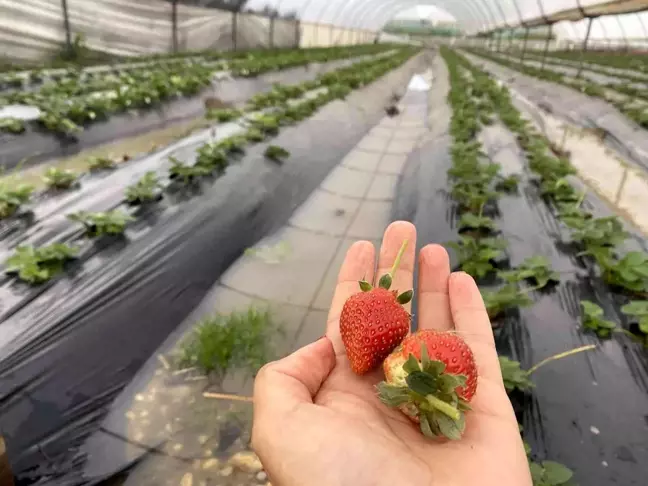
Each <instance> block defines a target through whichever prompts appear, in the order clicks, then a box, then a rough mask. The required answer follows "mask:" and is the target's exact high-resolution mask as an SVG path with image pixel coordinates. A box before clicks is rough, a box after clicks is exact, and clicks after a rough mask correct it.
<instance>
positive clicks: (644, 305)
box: [621, 300, 648, 334]
mask: <svg viewBox="0 0 648 486" xmlns="http://www.w3.org/2000/svg"><path fill="white" fill-rule="evenodd" d="M621 312H623V313H624V314H625V315H627V316H632V317H636V318H637V321H638V325H639V330H640V331H641V332H642V333H644V334H648V300H635V301H633V302H630V303H629V304H626V305H624V306H623V307H621Z"/></svg>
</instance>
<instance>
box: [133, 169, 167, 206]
mask: <svg viewBox="0 0 648 486" xmlns="http://www.w3.org/2000/svg"><path fill="white" fill-rule="evenodd" d="M160 199H162V186H161V184H160V180H159V179H158V177H157V176H156V175H155V172H153V171H149V172H147V173H146V174H144V176H143V177H142V178H141V179H140V180H139V181H137V182H136V183H135V184H133V185H132V186H129V187H127V188H126V201H128V203H129V204H133V205H137V204H146V203H149V202H153V201H159V200H160Z"/></svg>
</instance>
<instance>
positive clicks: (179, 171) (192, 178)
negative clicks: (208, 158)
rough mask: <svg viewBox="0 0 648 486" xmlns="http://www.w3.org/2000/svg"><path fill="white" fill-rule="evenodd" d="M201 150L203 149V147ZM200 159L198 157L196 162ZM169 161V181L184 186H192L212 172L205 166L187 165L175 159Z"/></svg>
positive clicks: (171, 158)
mask: <svg viewBox="0 0 648 486" xmlns="http://www.w3.org/2000/svg"><path fill="white" fill-rule="evenodd" d="M202 148H204V146H203V147H202ZM200 157H201V156H200V155H199V156H198V160H200ZM169 160H170V161H171V167H169V179H171V180H172V181H174V182H179V183H182V184H184V185H189V184H193V183H194V182H196V181H197V180H198V179H200V178H201V177H204V176H206V175H209V174H210V173H211V171H212V170H213V169H212V168H210V167H207V165H206V164H195V165H188V164H185V163H184V162H182V161H180V160H178V159H176V158H175V157H169Z"/></svg>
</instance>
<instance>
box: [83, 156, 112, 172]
mask: <svg viewBox="0 0 648 486" xmlns="http://www.w3.org/2000/svg"><path fill="white" fill-rule="evenodd" d="M115 166H116V164H115V161H114V160H113V159H111V158H110V157H90V158H89V159H88V168H89V169H90V170H97V171H98V170H110V169H114V168H115Z"/></svg>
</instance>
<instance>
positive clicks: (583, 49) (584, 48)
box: [576, 17, 594, 79]
mask: <svg viewBox="0 0 648 486" xmlns="http://www.w3.org/2000/svg"><path fill="white" fill-rule="evenodd" d="M593 22H594V17H590V19H589V22H587V32H585V39H583V45H582V47H581V55H580V63H579V64H578V71H577V72H576V79H580V77H581V74H582V72H583V67H584V65H585V53H586V52H587V43H588V41H589V36H590V33H591V32H592V23H593Z"/></svg>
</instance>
